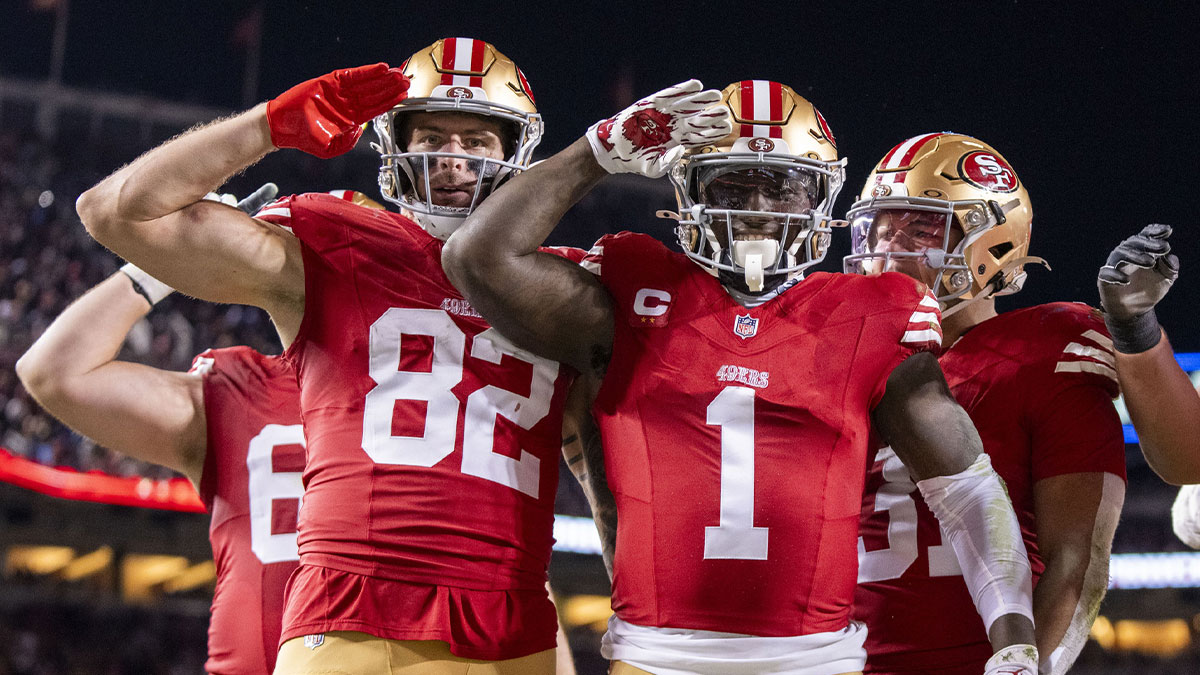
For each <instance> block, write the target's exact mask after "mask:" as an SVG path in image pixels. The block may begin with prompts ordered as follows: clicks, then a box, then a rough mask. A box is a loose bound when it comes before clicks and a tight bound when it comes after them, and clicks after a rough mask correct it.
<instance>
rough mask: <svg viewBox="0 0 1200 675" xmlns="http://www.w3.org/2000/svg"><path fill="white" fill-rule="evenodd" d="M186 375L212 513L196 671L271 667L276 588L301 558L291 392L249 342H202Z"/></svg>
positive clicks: (296, 430)
mask: <svg viewBox="0 0 1200 675" xmlns="http://www.w3.org/2000/svg"><path fill="white" fill-rule="evenodd" d="M192 372H193V373H196V374H199V375H200V376H202V377H203V381H204V411H205V418H206V420H207V437H208V449H207V452H206V454H205V456H204V473H203V475H202V477H201V479H200V498H201V499H202V500H203V501H204V505H205V506H206V507H207V508H208V512H209V513H210V514H212V524H211V525H210V526H209V539H210V540H211V541H212V549H213V559H214V560H215V562H216V565H217V589H216V592H215V593H214V594H213V603H212V619H211V620H210V621H209V625H208V663H206V664H205V671H206V672H209V673H227V674H238V675H241V674H250V673H254V674H256V675H261V674H263V673H270V672H272V671H273V670H274V669H275V655H276V653H277V652H278V645H279V627H280V620H281V618H282V616H283V589H284V586H285V584H286V583H287V580H288V577H289V576H291V574H292V572H293V571H294V570H295V569H296V566H297V564H298V563H297V561H298V560H299V558H300V556H299V553H298V552H297V549H296V513H297V511H298V509H299V508H300V497H301V493H302V492H303V485H302V483H301V479H300V476H301V472H302V471H303V470H304V431H303V429H302V428H301V426H300V389H299V387H298V386H297V385H296V376H295V374H294V373H293V372H292V369H291V368H290V367H289V366H288V365H287V364H286V363H284V362H283V360H282V359H280V358H278V357H272V356H263V355H262V354H259V353H258V352H256V351H254V350H253V349H250V348H249V347H231V348H229V349H210V350H208V351H206V352H204V353H202V354H200V355H199V356H197V357H196V359H195V361H194V362H193V365H192Z"/></svg>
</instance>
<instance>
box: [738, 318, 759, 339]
mask: <svg viewBox="0 0 1200 675" xmlns="http://www.w3.org/2000/svg"><path fill="white" fill-rule="evenodd" d="M733 334H734V335H736V336H738V337H740V338H742V339H743V340H745V339H746V338H752V337H754V336H755V335H757V334H758V319H755V318H754V317H752V316H750V315H749V314H744V315H740V316H738V317H737V318H736V319H734V321H733Z"/></svg>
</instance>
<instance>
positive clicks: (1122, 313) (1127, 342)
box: [1096, 224, 1179, 354]
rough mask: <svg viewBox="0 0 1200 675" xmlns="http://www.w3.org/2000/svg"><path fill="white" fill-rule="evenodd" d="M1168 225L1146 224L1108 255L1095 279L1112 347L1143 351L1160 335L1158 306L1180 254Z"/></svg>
mask: <svg viewBox="0 0 1200 675" xmlns="http://www.w3.org/2000/svg"><path fill="white" fill-rule="evenodd" d="M1170 236H1171V226H1170V225H1159V224H1154V225H1147V226H1146V227H1144V228H1142V231H1141V232H1139V233H1137V234H1136V235H1134V236H1132V237H1130V238H1128V239H1126V240H1125V241H1123V242H1121V243H1120V244H1119V245H1118V246H1117V247H1116V248H1115V249H1113V252H1112V253H1110V254H1108V260H1107V261H1106V262H1105V263H1104V267H1101V268H1100V274H1099V276H1098V278H1097V279H1096V285H1097V286H1098V287H1099V288H1100V304H1101V305H1103V306H1104V312H1105V314H1104V322H1105V323H1106V324H1107V325H1108V331H1109V332H1110V333H1111V334H1112V338H1113V346H1114V347H1116V349H1117V351H1119V352H1122V353H1125V354H1140V353H1141V352H1144V351H1146V350H1147V349H1150V348H1151V347H1153V346H1154V345H1156V344H1158V341H1159V339H1160V337H1161V334H1160V333H1159V328H1158V317H1156V316H1155V315H1154V306H1155V305H1157V304H1158V301H1159V300H1162V299H1163V297H1164V296H1166V294H1167V291H1168V290H1170V289H1171V284H1172V283H1174V282H1175V279H1176V278H1177V277H1178V276H1179V258H1177V257H1175V256H1174V255H1171V244H1170V243H1169V242H1168V241H1167V238H1168V237H1170Z"/></svg>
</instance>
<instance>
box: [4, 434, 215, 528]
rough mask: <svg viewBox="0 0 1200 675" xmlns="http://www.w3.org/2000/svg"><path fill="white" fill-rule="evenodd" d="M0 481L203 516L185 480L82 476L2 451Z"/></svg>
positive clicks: (74, 496)
mask: <svg viewBox="0 0 1200 675" xmlns="http://www.w3.org/2000/svg"><path fill="white" fill-rule="evenodd" d="M0 481H3V482H5V483H11V484H13V485H16V486H18V487H23V488H25V489H27V490H33V491H34V492H40V493H42V494H44V495H49V496H51V497H60V498H62V499H76V500H80V501H87V502H100V503H103V504H119V505H121V506H139V507H142V508H148V509H167V510H170V511H186V512H190V513H204V504H203V503H202V502H201V501H200V496H199V495H197V494H196V489H195V488H194V487H192V483H191V481H189V480H188V479H186V478H171V479H169V480H151V479H149V478H138V477H132V478H119V477H117V476H112V475H109V474H106V473H103V472H101V471H89V472H87V473H80V472H78V471H76V470H74V469H71V468H67V467H57V468H55V467H49V466H45V465H42V464H38V463H37V462H32V461H30V460H28V459H25V458H24V457H19V456H16V455H13V454H12V453H10V452H9V451H8V450H5V449H4V448H0Z"/></svg>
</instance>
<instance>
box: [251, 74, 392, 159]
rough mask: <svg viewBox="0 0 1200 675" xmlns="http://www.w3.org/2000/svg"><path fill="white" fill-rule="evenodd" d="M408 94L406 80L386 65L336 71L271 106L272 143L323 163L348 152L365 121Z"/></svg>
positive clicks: (284, 95) (287, 93) (303, 84)
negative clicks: (318, 158)
mask: <svg viewBox="0 0 1200 675" xmlns="http://www.w3.org/2000/svg"><path fill="white" fill-rule="evenodd" d="M407 94H408V78H407V77H405V76H404V73H402V72H400V69H399V68H389V67H388V64H386V63H376V64H375V65H373V66H360V67H358V68H348V69H344V70H335V71H333V72H332V73H329V74H328V75H322V76H321V77H318V78H315V79H312V80H309V81H307V82H301V83H300V84H298V85H296V86H294V87H292V88H291V89H288V90H287V91H285V92H283V93H282V94H280V95H279V96H278V97H276V98H275V99H273V100H271V101H270V102H268V103H267V124H268V125H270V127H271V142H272V143H274V144H275V147H277V148H296V149H297V150H303V151H304V152H307V153H308V154H310V155H316V156H317V157H320V158H322V159H329V158H330V157H337V156H338V155H340V154H342V153H344V152H346V151H348V150H350V148H353V147H354V144H355V143H357V142H358V138H359V136H362V132H363V130H362V125H363V123H364V122H367V121H370V120H371V119H374V118H375V117H376V116H378V115H381V114H383V113H385V112H387V111H389V110H391V109H392V108H393V107H394V106H395V105H396V104H397V103H399V102H400V101H403V100H404V97H405V96H406V95H407Z"/></svg>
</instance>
